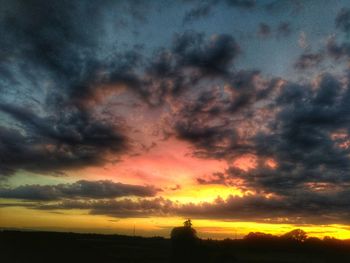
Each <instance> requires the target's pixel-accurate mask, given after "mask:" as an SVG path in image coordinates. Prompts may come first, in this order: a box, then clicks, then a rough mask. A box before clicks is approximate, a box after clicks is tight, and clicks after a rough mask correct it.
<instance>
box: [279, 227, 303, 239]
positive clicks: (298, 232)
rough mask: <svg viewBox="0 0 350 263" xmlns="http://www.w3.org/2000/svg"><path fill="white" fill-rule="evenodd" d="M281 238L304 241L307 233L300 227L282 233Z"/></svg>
mask: <svg viewBox="0 0 350 263" xmlns="http://www.w3.org/2000/svg"><path fill="white" fill-rule="evenodd" d="M281 238H283V239H286V240H292V241H297V242H304V241H305V240H306V239H307V234H306V232H305V231H304V230H302V229H294V230H292V231H290V232H288V233H286V234H284V235H282V236H281Z"/></svg>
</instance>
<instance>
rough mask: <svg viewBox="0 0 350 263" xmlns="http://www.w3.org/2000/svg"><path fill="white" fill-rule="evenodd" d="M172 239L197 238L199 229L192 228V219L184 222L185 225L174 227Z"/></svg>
mask: <svg viewBox="0 0 350 263" xmlns="http://www.w3.org/2000/svg"><path fill="white" fill-rule="evenodd" d="M170 237H171V240H172V241H175V240H195V239H197V231H196V230H195V229H194V228H192V222H191V220H190V219H188V220H186V221H185V222H184V226H183V227H174V228H173V230H172V231H171V234H170Z"/></svg>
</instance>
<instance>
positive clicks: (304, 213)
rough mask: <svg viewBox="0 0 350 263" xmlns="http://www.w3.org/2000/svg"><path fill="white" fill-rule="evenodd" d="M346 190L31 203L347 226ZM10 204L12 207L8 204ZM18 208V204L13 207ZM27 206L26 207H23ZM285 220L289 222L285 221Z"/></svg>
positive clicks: (99, 211) (97, 211)
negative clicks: (210, 198)
mask: <svg viewBox="0 0 350 263" xmlns="http://www.w3.org/2000/svg"><path fill="white" fill-rule="evenodd" d="M348 200H349V191H342V192H337V193H334V192H331V193H303V195H294V196H292V197H287V198H286V197H278V196H274V197H266V196H264V195H259V194H257V195H251V194H247V195H244V196H242V197H239V196H229V197H228V198H227V199H222V198H220V197H218V198H217V199H215V200H214V201H212V202H202V203H198V204H194V203H185V204H182V203H178V202H176V201H171V200H168V199H164V198H162V197H157V198H152V199H147V198H139V199H138V200H132V199H120V200H65V201H62V202H59V203H51V204H43V203H41V204H32V206H31V208H33V209H40V210H59V209H87V210H89V211H90V214H94V215H108V216H112V217H117V218H129V217H151V216H183V217H190V218H206V219H208V218H210V219H221V220H223V219H224V220H232V221H236V220H241V221H242V220H249V221H257V222H270V223H271V222H276V223H295V224H296V223H307V224H310V223H316V224H328V223H343V224H344V223H345V224H346V223H348V222H349V210H347V209H344V208H348V207H349V205H350V203H349V201H348ZM7 205H11V204H7ZM13 205H14V206H16V205H17V206H18V205H19V204H13ZM24 205H25V206H26V207H28V206H27V204H24ZM286 218H288V221H286Z"/></svg>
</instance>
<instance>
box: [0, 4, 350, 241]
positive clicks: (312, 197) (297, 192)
mask: <svg viewBox="0 0 350 263" xmlns="http://www.w3.org/2000/svg"><path fill="white" fill-rule="evenodd" d="M187 218H191V219H192V220H193V224H194V227H195V228H196V229H197V231H198V233H199V236H200V237H204V238H207V237H210V238H219V239H221V238H240V237H243V236H244V235H246V234H247V233H249V232H251V231H261V232H266V233H272V234H276V235H278V234H282V233H285V232H287V231H290V230H292V229H294V228H302V229H303V230H305V231H306V232H307V233H308V234H309V235H310V236H317V237H323V236H333V237H336V238H341V239H349V238H350V2H349V1H348V0H344V1H341V0H334V1H328V0H304V1H302V0H281V1H277V0H266V1H264V0H261V1H260V0H256V1H254V0H208V1H196V0H178V1H171V0H162V1H161V0H159V1H156V0H154V1H153V0H150V1H146V0H145V1H141V0H140V1H136V0H131V1H112V0H105V1H71V0H59V1H46V0H38V1H36V0H0V228H16V229H38V230H54V231H73V232H96V233H117V234H128V235H132V234H133V231H134V227H135V232H136V234H137V235H142V236H155V235H158V236H165V237H167V236H169V233H170V230H171V228H172V227H174V226H178V225H181V224H182V222H183V221H184V219H187Z"/></svg>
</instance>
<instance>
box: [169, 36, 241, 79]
mask: <svg viewBox="0 0 350 263" xmlns="http://www.w3.org/2000/svg"><path fill="white" fill-rule="evenodd" d="M172 51H173V54H174V55H175V57H176V59H177V62H178V65H179V66H181V67H188V68H193V69H197V70H199V73H200V74H202V75H204V76H207V75H209V76H210V75H212V76H217V75H225V74H227V73H228V71H229V69H230V66H232V63H233V60H234V59H235V58H236V57H237V55H238V54H239V46H238V44H237V43H236V41H235V40H234V38H233V37H232V36H231V35H225V34H222V35H217V36H213V37H212V39H211V40H209V41H205V38H204V35H203V34H199V33H196V32H191V31H188V32H185V33H184V34H180V35H178V36H177V37H176V38H175V41H174V46H173V49H172Z"/></svg>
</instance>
